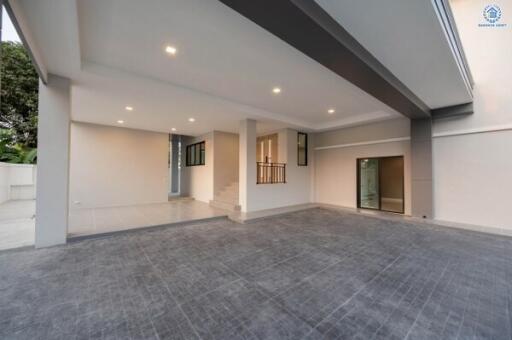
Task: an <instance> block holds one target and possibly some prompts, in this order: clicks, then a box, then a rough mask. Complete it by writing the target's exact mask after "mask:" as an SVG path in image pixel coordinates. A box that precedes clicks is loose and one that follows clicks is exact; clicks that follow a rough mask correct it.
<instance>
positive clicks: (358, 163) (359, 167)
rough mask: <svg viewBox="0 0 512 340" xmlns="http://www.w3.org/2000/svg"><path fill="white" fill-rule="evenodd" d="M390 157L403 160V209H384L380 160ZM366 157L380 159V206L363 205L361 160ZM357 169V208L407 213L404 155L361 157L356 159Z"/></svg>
mask: <svg viewBox="0 0 512 340" xmlns="http://www.w3.org/2000/svg"><path fill="white" fill-rule="evenodd" d="M388 158H401V159H402V162H403V176H402V211H401V212H397V211H390V210H384V209H382V192H381V190H380V184H381V177H382V175H381V173H382V170H381V168H382V167H381V166H380V160H381V159H388ZM364 159H376V160H377V161H378V172H379V174H378V189H379V190H378V191H379V208H368V207H361V161H362V160H364ZM356 171H357V184H356V185H357V198H356V199H357V202H356V205H357V209H366V210H376V211H384V212H390V213H395V214H401V215H403V214H405V158H404V156H403V155H398V156H383V157H359V158H357V159H356Z"/></svg>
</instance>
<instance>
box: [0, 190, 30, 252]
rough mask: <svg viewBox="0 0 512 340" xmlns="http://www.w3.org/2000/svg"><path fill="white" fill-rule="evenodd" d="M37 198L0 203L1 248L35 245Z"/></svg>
mask: <svg viewBox="0 0 512 340" xmlns="http://www.w3.org/2000/svg"><path fill="white" fill-rule="evenodd" d="M35 213H36V201H35V200H15V201H7V202H4V203H2V204H0V250H4V249H11V248H19V247H24V246H32V245H34V234H35V219H34V216H35Z"/></svg>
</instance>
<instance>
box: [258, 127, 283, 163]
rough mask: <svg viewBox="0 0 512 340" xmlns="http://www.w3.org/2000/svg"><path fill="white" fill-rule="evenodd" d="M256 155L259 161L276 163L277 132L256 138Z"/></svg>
mask: <svg viewBox="0 0 512 340" xmlns="http://www.w3.org/2000/svg"><path fill="white" fill-rule="evenodd" d="M256 157H257V159H258V162H260V163H277V161H278V158H277V157H278V156H277V133H275V134H272V135H268V136H262V137H258V138H257V139H256Z"/></svg>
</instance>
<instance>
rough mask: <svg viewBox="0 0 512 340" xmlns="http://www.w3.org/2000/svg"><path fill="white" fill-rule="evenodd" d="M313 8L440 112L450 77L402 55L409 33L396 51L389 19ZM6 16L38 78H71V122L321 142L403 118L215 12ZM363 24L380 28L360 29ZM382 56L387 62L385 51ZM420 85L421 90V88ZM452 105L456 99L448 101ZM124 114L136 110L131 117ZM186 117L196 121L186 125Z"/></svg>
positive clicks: (49, 6)
mask: <svg viewBox="0 0 512 340" xmlns="http://www.w3.org/2000/svg"><path fill="white" fill-rule="evenodd" d="M369 2H372V1H368V0H367V1H361V3H369ZM374 2H375V4H374V5H375V7H378V2H377V1H374ZM397 2H401V3H402V2H403V3H405V4H406V3H407V2H406V1H405V0H401V1H397ZM416 2H417V1H416ZM416 2H415V3H416ZM318 3H319V4H321V5H322V6H324V8H325V9H327V10H328V11H329V13H331V15H332V16H333V17H335V18H336V19H338V20H339V21H340V22H343V26H344V27H345V28H346V29H347V30H349V31H350V32H351V33H352V34H353V35H354V36H355V37H356V38H357V39H361V41H360V42H361V43H362V44H363V45H364V46H365V47H366V48H367V49H368V50H370V52H372V53H374V55H375V56H376V57H377V58H378V59H380V60H381V61H382V62H383V63H384V64H385V65H386V66H387V67H388V68H389V69H390V70H391V71H392V72H394V73H395V75H397V76H398V78H400V79H401V80H402V81H403V82H404V83H405V84H406V85H407V86H410V88H411V89H413V91H418V93H416V94H417V95H418V96H420V98H422V99H423V100H424V101H425V102H426V103H427V104H429V105H433V106H432V107H435V106H436V105H441V104H443V103H444V102H446V101H447V100H446V98H445V99H443V96H444V95H445V94H446V93H445V91H443V89H444V90H446V89H445V88H444V84H448V82H449V81H451V78H452V74H451V73H450V72H449V71H450V70H449V69H448V68H446V69H445V68H442V67H441V66H439V65H437V64H439V63H440V62H439V60H441V59H438V60H430V59H429V58H421V54H422V53H420V52H424V49H423V50H416V49H415V48H417V46H413V47H411V48H410V49H407V48H406V47H404V46H410V44H411V41H412V40H414V38H415V36H414V32H411V33H410V34H409V35H402V36H397V38H396V41H393V39H392V38H393V36H392V34H391V33H389V34H388V33H385V32H382V30H384V28H383V27H385V26H382V27H381V25H384V24H385V23H386V21H387V22H388V24H389V23H390V22H391V23H392V15H391V14H390V13H387V12H386V13H385V14H386V15H385V16H384V17H383V18H382V20H380V21H379V20H377V19H378V16H377V14H378V13H377V12H376V10H375V11H373V10H368V8H367V9H366V11H365V12H361V18H363V19H361V18H359V19H360V21H358V20H356V18H352V19H351V18H346V17H344V16H343V13H340V12H342V11H341V9H340V6H339V4H345V5H346V6H348V5H347V4H348V3H349V2H348V0H346V1H345V0H340V1H337V2H334V1H327V0H325V1H323V0H318ZM428 3H430V2H428ZM10 4H11V7H12V8H13V11H14V13H15V15H16V17H17V19H18V21H19V22H20V26H21V27H22V31H23V34H24V36H25V37H26V38H27V39H26V40H27V41H28V42H29V45H30V47H31V50H33V51H35V53H34V54H35V56H36V60H38V63H41V64H43V66H44V67H42V68H43V69H44V70H47V71H48V72H49V73H54V74H57V75H61V76H65V77H69V78H71V80H72V84H73V85H72V119H73V120H75V121H84V122H91V123H98V124H105V125H117V121H118V120H123V121H124V124H123V125H122V126H124V127H130V128H138V129H145V130H152V131H162V132H171V129H172V128H176V129H177V133H181V134H187V135H200V134H203V133H205V132H208V131H211V130H220V131H227V132H237V131H238V126H239V121H240V120H242V119H245V118H251V119H256V120H257V121H258V130H259V132H260V133H262V132H265V131H272V130H276V129H279V128H282V127H294V128H298V129H303V130H307V131H321V130H327V129H334V128H339V127H346V126H350V125H358V124H363V123H367V122H373V121H379V120H383V119H390V118H396V117H401V115H400V114H399V113H398V112H396V111H395V110H393V109H391V108H390V107H388V106H387V105H385V104H383V103H382V102H380V101H378V100H377V99H375V98H374V97H372V96H370V95H368V94H367V93H366V92H364V91H362V90H360V89H359V88H357V87H355V86H354V85H352V84H351V83H349V82H348V81H346V80H345V79H343V78H341V77H340V76H338V75H336V74H334V73H333V72H331V71H330V70H328V69H327V68H325V67H323V66H322V65H320V64H319V63H317V62H316V61H314V60H312V59H310V58H309V57H307V56H305V55H304V54H302V53H301V52H299V51H298V50H296V49H294V48H293V47H291V46H289V45H288V44H286V43H285V42H283V41H282V40H280V39H279V38H277V37H275V36H273V35H272V34H270V33H269V32H267V31H265V30H264V29H262V28H261V27H259V26H258V25H256V24H254V23H253V22H251V21H249V20H248V19H246V18H244V17H242V16H241V15H239V14H238V13H236V12H234V11H233V10H231V9H230V8H228V7H226V6H225V5H223V4H222V3H221V2H219V1H214V0H146V1H140V0H38V1H33V0H17V1H10ZM370 7H371V6H370ZM380 7H383V6H382V5H381V6H380ZM350 8H351V11H350V13H352V15H353V13H354V10H355V11H356V13H357V12H358V11H360V10H361V11H362V10H363V8H362V5H360V4H359V2H358V3H357V4H355V3H354V2H350ZM406 8H410V7H406ZM418 9H421V8H419V7H418V6H417V7H415V8H414V10H416V11H417V10H418ZM367 12H370V14H371V15H373V19H374V20H376V21H378V22H377V23H372V21H371V20H370V19H364V18H366V15H367V14H368V13H367ZM374 12H375V13H374ZM347 13H348V12H347ZM400 13H401V12H398V13H396V15H400ZM418 13H421V12H418ZM402 14H403V13H402ZM348 17H350V16H348ZM406 17H407V15H406ZM414 18H415V19H418V18H417V15H416V16H414ZM395 19H396V18H395ZM400 20H403V18H400ZM408 20H409V19H408ZM410 20H413V19H410ZM418 21H421V22H422V24H421V25H419V24H417V25H413V26H412V27H414V28H417V29H418V30H422V32H421V33H422V34H424V35H428V34H427V33H429V32H428V31H429V30H431V31H435V28H433V29H432V28H429V27H427V26H425V25H428V24H432V22H431V21H428V20H427V21H425V20H423V19H422V20H419V19H418ZM423 21H425V22H423ZM365 25H367V27H368V25H373V26H371V27H373V29H380V31H378V32H379V33H378V34H374V36H375V37H374V38H373V39H372V37H371V34H370V35H368V34H365V32H364V29H363V27H364V26H365ZM347 26H349V27H347ZM391 26H392V29H393V30H392V33H394V34H397V32H395V27H394V26H393V25H391ZM397 26H398V25H397ZM400 26H401V27H402V28H403V24H401V25H400ZM373 29H372V30H373ZM408 29H409V28H408ZM372 30H368V31H372ZM411 30H413V29H412V28H411ZM416 33H418V32H416ZM436 37H437V36H436ZM437 38H439V37H437ZM379 39H382V40H383V42H382V43H380V42H379V41H378V40H379ZM425 39H426V38H425ZM432 39H433V40H434V38H432ZM424 43H429V44H430V46H434V45H432V44H434V43H436V42H435V41H430V42H428V41H427V42H424ZM385 44H388V45H389V46H393V49H388V50H390V51H391V52H392V51H395V53H394V54H393V53H391V52H389V51H386V49H385V48H384V45H385ZM418 44H419V43H418ZM167 45H172V46H175V47H176V48H177V50H178V52H177V54H176V56H170V55H168V54H166V53H165V51H164V49H165V47H166V46H167ZM440 48H441V47H440ZM401 52H403V53H405V55H402V54H401ZM441 57H443V56H442V54H441V53H438V54H436V58H441ZM381 58H382V59H381ZM411 60H415V61H417V62H418V63H411V62H410V61H411ZM421 63H425V65H423V64H421ZM403 64H410V65H414V66H409V67H406V66H404V65H403ZM411 70H412V71H415V72H413V74H412V75H411V74H410V73H409V72H411ZM418 70H421V72H420V71H418ZM428 70H431V71H432V74H431V76H429V75H428V74H427V71H428ZM440 72H445V73H444V75H443V74H441V75H442V76H443V77H442V78H440V79H443V82H441V83H442V84H441V85H440V82H439V79H437V78H436V79H433V77H434V76H438V74H439V73H440ZM421 76H423V77H424V78H423V83H428V84H422V81H420V80H421V79H422V78H421ZM276 86H278V87H280V88H281V89H282V92H281V93H280V94H279V95H275V94H273V93H272V89H273V88H274V87H276ZM436 86H437V90H436V89H435V87H436ZM446 86H450V84H448V85H446ZM452 95H453V96H456V95H458V94H456V93H451V94H450V93H448V94H446V96H445V97H447V98H448V99H449V98H453V97H452ZM457 98H458V97H457ZM457 100H458V99H457ZM125 106H132V107H134V110H133V111H131V112H128V111H126V110H125V109H124V108H125ZM330 108H335V110H336V112H335V113H334V114H332V115H330V114H328V113H327V110H328V109H330ZM190 117H194V118H195V119H196V121H195V122H194V123H190V122H189V121H188V118H190Z"/></svg>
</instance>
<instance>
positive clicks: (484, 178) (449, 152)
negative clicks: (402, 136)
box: [433, 0, 512, 229]
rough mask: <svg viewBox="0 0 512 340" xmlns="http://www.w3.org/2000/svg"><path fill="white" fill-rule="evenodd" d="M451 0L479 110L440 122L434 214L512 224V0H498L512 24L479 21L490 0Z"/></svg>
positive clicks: (436, 129) (435, 149)
mask: <svg viewBox="0 0 512 340" xmlns="http://www.w3.org/2000/svg"><path fill="white" fill-rule="evenodd" d="M450 2H451V5H452V9H453V13H454V17H455V20H456V22H457V27H458V30H459V34H460V36H461V40H462V44H463V45H464V49H465V52H466V56H467V59H468V63H469V65H470V68H471V71H472V73H473V78H474V80H475V87H474V92H473V93H474V111H475V112H474V114H473V115H471V116H468V117H463V118H458V119H448V120H438V121H435V122H434V142H433V156H434V160H433V164H434V216H435V218H436V219H438V220H446V221H453V222H459V223H468V224H475V225H482V226H488V227H498V228H505V229H512V210H511V209H510V193H511V192H512V176H511V175H510V173H511V169H512V160H511V157H510V156H509V155H510V150H511V149H512V95H511V87H510V85H509V84H510V79H512V67H510V60H512V49H511V48H510V46H511V41H512V16H511V15H510V13H512V2H510V1H504V0H501V1H496V2H495V3H496V4H497V5H498V6H500V7H501V10H502V12H503V14H504V15H503V17H502V19H501V21H500V22H503V23H507V24H508V25H507V27H500V28H496V27H495V28H493V27H479V26H478V24H479V23H481V22H483V21H484V19H483V17H482V11H483V9H484V7H485V6H486V5H488V4H489V3H488V2H486V1H482V0H477V1H464V0H451V1H450ZM493 3H494V2H493Z"/></svg>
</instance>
